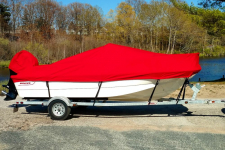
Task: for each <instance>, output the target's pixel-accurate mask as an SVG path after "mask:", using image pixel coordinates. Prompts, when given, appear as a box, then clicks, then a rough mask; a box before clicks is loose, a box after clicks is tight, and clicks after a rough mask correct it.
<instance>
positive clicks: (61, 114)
mask: <svg viewBox="0 0 225 150" xmlns="http://www.w3.org/2000/svg"><path fill="white" fill-rule="evenodd" d="M70 112H71V107H69V106H67V104H66V103H65V102H64V101H62V100H59V99H57V100H54V101H52V102H51V103H50V104H49V106H48V113H49V115H50V117H51V119H52V120H65V119H66V118H67V117H68V116H69V114H70Z"/></svg>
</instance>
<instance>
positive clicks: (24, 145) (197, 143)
mask: <svg viewBox="0 0 225 150" xmlns="http://www.w3.org/2000/svg"><path fill="white" fill-rule="evenodd" d="M224 140H225V135H222V134H208V133H185V132H168V131H163V132H162V131H151V130H132V131H124V132H118V131H111V130H102V129H99V128H94V127H61V126H48V127H46V126H45V127H44V126H43V127H37V128H34V129H32V130H29V131H17V132H11V131H7V132H3V133H1V134H0V143H1V145H2V147H1V148H4V149H12V150H18V149H24V150H30V149H36V150H43V149H46V150H47V149H48V150H49V149H51V150H53V149H54V150H58V149H59V150H61V149H79V150H80V149H88V150H98V149H107V150H115V149H140V150H142V149H143V150H145V149H146V150H149V149H157V150H163V149H166V150H174V149H180V150H184V149H185V150H193V149H199V150H203V149H204V150H222V149H224V147H225V142H224ZM3 145H4V146H5V147H3Z"/></svg>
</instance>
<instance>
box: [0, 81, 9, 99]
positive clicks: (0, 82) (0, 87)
mask: <svg viewBox="0 0 225 150" xmlns="http://www.w3.org/2000/svg"><path fill="white" fill-rule="evenodd" d="M7 84H8V80H3V81H0V96H4V94H2V91H3V90H6V89H5V88H3V87H2V85H7Z"/></svg>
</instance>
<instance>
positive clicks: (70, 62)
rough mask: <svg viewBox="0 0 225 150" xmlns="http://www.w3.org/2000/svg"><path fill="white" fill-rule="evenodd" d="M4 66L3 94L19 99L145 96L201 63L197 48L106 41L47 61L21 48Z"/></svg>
mask: <svg viewBox="0 0 225 150" xmlns="http://www.w3.org/2000/svg"><path fill="white" fill-rule="evenodd" d="M9 69H10V80H9V83H8V85H5V86H4V87H6V88H8V89H9V92H5V91H3V93H4V94H6V98H5V100H13V99H16V96H17V94H18V95H19V96H20V97H22V98H24V99H48V98H51V97H56V96H61V97H62V96H63V97H67V98H69V99H71V100H74V101H89V100H93V99H95V100H97V99H102V100H118V101H148V100H149V98H151V99H152V100H156V99H160V98H162V97H164V96H167V95H168V94H170V93H172V92H173V91H175V90H177V89H178V88H179V87H181V86H182V85H183V84H184V83H185V81H186V80H187V79H188V78H190V77H191V76H193V75H194V74H196V73H198V72H199V71H200V70H201V67H200V65H199V54H198V53H192V54H160V53H154V52H149V51H146V50H141V49H136V48H131V47H127V46H121V45H116V44H111V43H109V44H107V45H104V46H102V47H98V48H95V49H92V50H88V51H86V52H83V53H80V54H77V55H74V56H71V57H68V58H65V59H63V60H60V61H58V62H55V63H52V64H49V65H39V64H38V60H37V58H36V57H35V56H33V55H32V54H31V53H30V52H28V51H25V50H22V51H20V52H18V53H17V54H16V55H15V56H14V57H13V59H12V60H11V62H10V65H9ZM153 93H154V94H153Z"/></svg>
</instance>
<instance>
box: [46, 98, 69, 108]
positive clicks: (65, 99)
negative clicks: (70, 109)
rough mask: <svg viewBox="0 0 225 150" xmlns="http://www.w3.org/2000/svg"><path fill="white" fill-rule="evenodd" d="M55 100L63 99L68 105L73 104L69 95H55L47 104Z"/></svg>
mask: <svg viewBox="0 0 225 150" xmlns="http://www.w3.org/2000/svg"><path fill="white" fill-rule="evenodd" d="M54 100H62V101H64V102H65V103H66V105H67V106H70V104H71V101H70V100H69V99H68V98H67V97H64V96H55V97H52V98H51V99H50V100H49V101H48V103H47V106H48V105H49V104H50V103H51V102H52V101H54Z"/></svg>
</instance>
